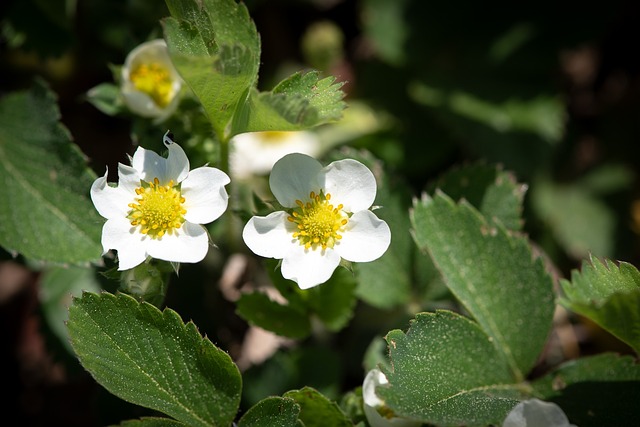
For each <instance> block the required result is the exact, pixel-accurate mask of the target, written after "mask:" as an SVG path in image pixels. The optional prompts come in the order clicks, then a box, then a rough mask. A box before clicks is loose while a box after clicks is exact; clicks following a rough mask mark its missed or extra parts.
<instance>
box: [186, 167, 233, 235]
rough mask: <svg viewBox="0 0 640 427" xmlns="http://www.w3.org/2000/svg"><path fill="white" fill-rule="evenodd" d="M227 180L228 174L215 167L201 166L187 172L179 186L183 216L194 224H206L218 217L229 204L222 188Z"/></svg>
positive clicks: (227, 182) (225, 192) (227, 196)
mask: <svg viewBox="0 0 640 427" xmlns="http://www.w3.org/2000/svg"><path fill="white" fill-rule="evenodd" d="M229 182H230V180H229V176H228V175H227V174H226V173H224V172H222V171H221V170H219V169H216V168H210V167H201V168H197V169H194V170H192V171H191V172H189V176H187V178H186V179H185V180H184V181H182V187H181V190H182V195H183V197H184V198H185V202H184V208H185V209H186V211H187V213H186V214H185V216H184V218H185V219H186V220H187V221H189V222H192V223H194V224H208V223H210V222H211V221H213V220H215V219H218V218H219V217H220V215H222V214H223V213H224V211H225V210H227V205H228V204H229V195H228V194H227V191H226V190H225V188H224V186H225V185H227V184H229Z"/></svg>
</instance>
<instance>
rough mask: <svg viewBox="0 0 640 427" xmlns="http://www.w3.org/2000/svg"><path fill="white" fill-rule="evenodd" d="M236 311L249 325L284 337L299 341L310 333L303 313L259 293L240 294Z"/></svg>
mask: <svg viewBox="0 0 640 427" xmlns="http://www.w3.org/2000/svg"><path fill="white" fill-rule="evenodd" d="M236 310H237V313H238V314H239V315H240V316H241V317H242V318H243V319H245V320H246V321H248V322H249V323H251V324H253V325H255V326H259V327H261V328H263V329H266V330H268V331H271V332H274V333H276V334H278V335H282V336H284V337H289V338H297V339H299V338H304V337H306V336H308V335H309V334H310V333H311V323H310V322H309V317H308V315H307V313H306V312H305V311H302V310H300V309H298V308H296V307H294V306H292V305H283V304H280V303H277V302H275V301H273V300H271V299H270V298H269V296H267V295H266V294H264V293H261V292H253V293H251V294H242V296H241V297H240V299H239V300H238V302H237V309H236Z"/></svg>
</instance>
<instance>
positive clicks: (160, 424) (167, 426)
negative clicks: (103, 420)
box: [118, 417, 186, 427]
mask: <svg viewBox="0 0 640 427" xmlns="http://www.w3.org/2000/svg"><path fill="white" fill-rule="evenodd" d="M118 426H119V427H185V426H186V424H183V423H181V422H179V421H175V420H170V419H168V418H156V417H145V418H140V419H139V420H127V421H123V422H121V423H120V424H118Z"/></svg>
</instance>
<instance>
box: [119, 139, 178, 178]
mask: <svg viewBox="0 0 640 427" xmlns="http://www.w3.org/2000/svg"><path fill="white" fill-rule="evenodd" d="M165 145H166V147H167V149H168V150H169V156H168V157H167V158H166V159H165V158H164V157H162V156H160V155H159V154H157V153H156V152H154V151H151V150H145V149H144V148H142V147H138V149H137V150H136V152H135V153H133V159H132V160H131V166H133V168H134V169H135V170H137V171H138V173H139V174H140V178H141V179H143V180H144V181H146V182H153V180H154V178H158V180H159V181H160V185H166V184H168V183H169V181H171V180H173V183H174V184H177V183H179V182H180V181H181V180H183V179H185V178H186V177H187V175H188V173H189V159H188V158H187V155H186V154H185V152H184V150H183V149H182V148H181V147H180V146H179V145H178V144H176V143H175V142H171V143H165Z"/></svg>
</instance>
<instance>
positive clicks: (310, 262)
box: [281, 242, 340, 289]
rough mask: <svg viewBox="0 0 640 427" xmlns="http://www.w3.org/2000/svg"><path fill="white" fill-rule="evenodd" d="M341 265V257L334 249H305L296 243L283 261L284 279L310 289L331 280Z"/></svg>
mask: <svg viewBox="0 0 640 427" xmlns="http://www.w3.org/2000/svg"><path fill="white" fill-rule="evenodd" d="M339 264H340V256H339V255H338V254H337V253H336V252H335V251H334V250H333V249H326V250H321V249H315V250H313V249H305V248H304V246H301V245H300V244H299V243H297V242H296V243H295V246H294V247H293V250H292V251H290V252H289V253H288V254H287V255H286V257H285V258H284V260H283V261H282V267H281V271H282V277H284V278H285V279H289V280H293V281H294V282H296V283H297V284H298V287H299V288H300V289H309V288H313V287H314V286H318V285H320V284H322V283H324V282H326V281H327V280H329V279H330V278H331V276H332V275H333V272H334V271H335V269H336V268H337V267H338V265H339Z"/></svg>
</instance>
